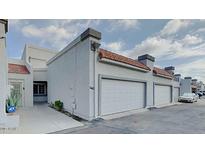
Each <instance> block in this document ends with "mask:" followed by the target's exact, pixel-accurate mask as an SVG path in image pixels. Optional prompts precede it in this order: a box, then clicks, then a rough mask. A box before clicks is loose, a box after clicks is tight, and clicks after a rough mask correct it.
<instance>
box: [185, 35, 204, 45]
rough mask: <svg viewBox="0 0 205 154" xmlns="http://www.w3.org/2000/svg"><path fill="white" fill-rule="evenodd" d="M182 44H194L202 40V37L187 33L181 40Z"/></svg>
mask: <svg viewBox="0 0 205 154" xmlns="http://www.w3.org/2000/svg"><path fill="white" fill-rule="evenodd" d="M181 41H182V43H183V44H184V45H186V46H187V45H195V44H199V43H202V42H203V39H202V38H200V37H197V36H192V35H189V34H187V35H186V36H185V37H184V39H182V40H181Z"/></svg>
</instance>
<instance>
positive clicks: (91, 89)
mask: <svg viewBox="0 0 205 154" xmlns="http://www.w3.org/2000/svg"><path fill="white" fill-rule="evenodd" d="M100 40H101V33H100V32H98V31H95V30H93V29H87V30H86V31H85V32H83V33H82V34H81V35H80V36H79V37H77V38H76V39H75V40H74V41H73V42H71V43H70V44H69V45H68V46H67V47H65V48H64V49H63V50H62V51H61V52H59V53H58V54H57V55H56V56H54V57H53V58H52V59H51V60H49V62H48V63H47V64H48V97H49V99H48V100H49V103H51V102H52V103H53V102H54V101H55V100H58V99H60V100H61V101H63V103H64V108H65V109H66V110H67V111H69V112H71V113H73V114H75V115H77V116H79V117H81V118H83V119H87V120H92V119H95V118H98V117H103V116H107V115H111V114H115V113H120V112H126V111H130V110H138V109H145V108H150V107H154V106H163V105H169V104H172V103H173V102H174V101H175V99H176V97H178V96H179V87H180V85H179V82H178V81H175V80H174V76H173V75H174V67H172V66H171V67H166V68H165V69H160V68H157V67H154V62H155V58H154V57H152V56H150V55H142V56H139V57H138V60H134V59H131V58H128V57H125V56H122V55H119V54H116V53H113V52H110V51H107V50H104V49H101V48H99V46H100Z"/></svg>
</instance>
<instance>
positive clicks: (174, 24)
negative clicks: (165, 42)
mask: <svg viewBox="0 0 205 154" xmlns="http://www.w3.org/2000/svg"><path fill="white" fill-rule="evenodd" d="M189 25H191V22H190V20H179V19H177V20H176V19H175V20H170V21H169V22H168V23H167V24H166V25H165V26H164V28H163V29H162V30H161V32H160V34H161V36H168V35H172V34H176V33H177V32H178V31H179V30H181V29H184V28H186V27H188V26H189Z"/></svg>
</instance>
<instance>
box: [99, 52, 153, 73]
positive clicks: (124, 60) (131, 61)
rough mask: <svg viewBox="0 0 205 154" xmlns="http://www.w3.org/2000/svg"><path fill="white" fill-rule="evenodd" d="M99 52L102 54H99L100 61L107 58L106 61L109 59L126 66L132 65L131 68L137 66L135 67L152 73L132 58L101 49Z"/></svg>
mask: <svg viewBox="0 0 205 154" xmlns="http://www.w3.org/2000/svg"><path fill="white" fill-rule="evenodd" d="M99 50H100V52H99V57H100V59H102V58H106V59H109V60H113V61H117V62H121V63H124V64H128V65H131V66H135V67H138V68H141V69H144V70H148V71H150V68H149V67H147V66H146V65H144V64H142V63H140V62H139V61H137V60H134V59H131V58H128V57H125V56H122V55H119V54H116V53H113V52H111V51H107V50H105V49H99Z"/></svg>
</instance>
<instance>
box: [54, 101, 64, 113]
mask: <svg viewBox="0 0 205 154" xmlns="http://www.w3.org/2000/svg"><path fill="white" fill-rule="evenodd" d="M54 108H55V109H56V110H58V111H62V109H63V102H61V101H60V100H56V101H55V103H54Z"/></svg>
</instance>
